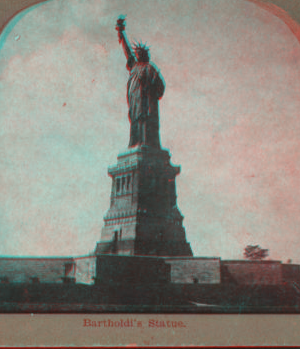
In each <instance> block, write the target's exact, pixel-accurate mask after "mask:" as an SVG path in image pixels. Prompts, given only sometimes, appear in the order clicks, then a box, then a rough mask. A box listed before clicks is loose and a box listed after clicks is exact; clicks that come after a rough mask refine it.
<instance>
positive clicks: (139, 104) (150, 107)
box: [116, 17, 165, 148]
mask: <svg viewBox="0 0 300 349" xmlns="http://www.w3.org/2000/svg"><path fill="white" fill-rule="evenodd" d="M116 29H117V31H118V36H119V42H120V43H121V44H122V46H123V50H124V53H125V56H126V58H127V69H128V70H129V72H130V77H129V80H128V83H127V101H128V107H129V113H128V116H129V121H130V125H131V127H130V141H129V147H133V146H136V145H147V146H151V147H154V148H160V141H159V99H160V98H161V97H162V96H163V93H164V90H165V83H164V79H163V77H162V76H161V74H160V72H159V71H158V70H157V68H156V67H155V66H154V65H153V64H152V63H150V62H149V61H150V56H149V49H148V48H147V47H146V45H143V44H142V43H137V44H135V45H134V47H133V48H132V47H131V45H130V44H129V41H128V39H127V36H126V33H125V18H124V17H120V18H119V19H118V21H117V26H116Z"/></svg>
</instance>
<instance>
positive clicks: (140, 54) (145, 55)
mask: <svg viewBox="0 0 300 349" xmlns="http://www.w3.org/2000/svg"><path fill="white" fill-rule="evenodd" d="M135 55H136V58H137V60H138V62H140V63H147V62H149V60H150V57H149V56H150V54H149V52H148V51H146V50H145V51H144V50H137V51H135Z"/></svg>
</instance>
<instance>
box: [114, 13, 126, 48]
mask: <svg viewBox="0 0 300 349" xmlns="http://www.w3.org/2000/svg"><path fill="white" fill-rule="evenodd" d="M125 19H126V16H123V15H121V16H119V18H118V20H117V24H116V30H117V31H118V38H119V43H121V42H122V39H123V31H124V30H125V26H126V23H125Z"/></svg>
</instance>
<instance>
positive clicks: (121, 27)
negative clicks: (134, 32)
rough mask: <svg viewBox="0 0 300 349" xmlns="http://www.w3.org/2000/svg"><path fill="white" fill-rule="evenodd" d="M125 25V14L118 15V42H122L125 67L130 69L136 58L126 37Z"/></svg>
mask: <svg viewBox="0 0 300 349" xmlns="http://www.w3.org/2000/svg"><path fill="white" fill-rule="evenodd" d="M125 26H126V23H125V16H120V17H119V18H118V20H117V25H116V30H117V31H118V37H119V43H120V44H122V47H123V51H124V53H125V56H126V59H127V68H128V69H129V70H130V69H131V68H132V67H133V65H134V64H135V63H136V62H137V60H136V57H135V54H134V53H133V50H132V47H131V45H130V43H129V40H128V38H127V35H126V32H125Z"/></svg>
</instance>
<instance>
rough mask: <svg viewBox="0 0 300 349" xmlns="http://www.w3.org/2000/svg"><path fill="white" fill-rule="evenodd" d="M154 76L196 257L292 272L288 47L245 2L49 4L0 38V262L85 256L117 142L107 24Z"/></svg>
mask: <svg viewBox="0 0 300 349" xmlns="http://www.w3.org/2000/svg"><path fill="white" fill-rule="evenodd" d="M120 14H124V15H127V27H126V31H127V35H128V37H129V39H130V40H132V41H133V40H136V39H137V40H143V42H145V41H146V42H147V44H148V45H150V46H151V48H150V49H151V60H152V61H153V62H154V63H155V64H156V65H157V66H158V67H159V69H160V71H161V74H162V75H163V77H164V79H165V82H166V91H165V94H164V96H163V98H162V99H161V101H160V134H161V143H162V146H163V147H164V148H166V149H169V150H170V152H171V154H172V162H173V163H174V164H175V165H181V174H180V175H179V176H178V177H177V181H176V182H177V195H178V199H177V201H178V207H179V209H180V211H181V212H182V214H183V215H184V217H185V218H184V226H185V228H186V236H187V240H188V241H189V242H190V243H191V247H192V249H193V252H194V255H195V256H203V257H221V258H222V259H239V258H243V250H244V248H245V247H246V245H248V244H259V245H260V246H261V247H263V248H267V249H269V254H270V256H269V259H273V260H282V261H286V260H287V259H292V260H293V262H295V263H299V262H300V257H299V253H298V251H299V248H300V234H299V231H300V156H299V155H300V147H299V145H300V144H299V143H300V139H299V128H300V121H299V116H298V115H299V110H300V99H299V92H300V64H299V63H300V44H299V41H298V40H297V38H296V37H295V36H294V35H293V34H292V32H291V30H290V29H289V28H288V26H287V25H286V24H285V23H284V22H283V21H282V20H280V19H279V18H278V17H276V16H273V15H272V14H271V13H270V12H268V11H266V10H264V9H263V8H261V7H259V6H257V5H256V4H255V3H251V2H248V1H245V0H231V1H228V0H214V1H212V0H195V1H193V0H189V1H188V2H187V1H186V0H172V1H170V0H164V1H155V0H152V1H143V0H142V1H136V0H126V1H125V0H123V1H121V0H118V1H117V0H109V1H106V0H101V1H100V0H89V1H83V0H51V1H48V2H46V3H43V4H41V5H39V6H36V7H32V8H31V9H30V10H27V11H26V13H23V14H21V15H20V16H18V17H16V18H15V20H14V21H13V23H11V24H10V25H9V26H8V27H6V29H5V30H4V32H3V33H2V34H1V36H0V227H1V230H0V242H1V243H0V255H13V256H26V255H28V256H58V255H59V256H65V255H86V254H88V253H90V252H92V251H93V250H94V248H95V246H96V243H97V241H99V240H100V233H101V228H102V226H103V216H104V215H105V213H106V211H107V210H108V208H109V201H110V198H109V197H110V191H111V179H110V177H109V176H108V175H107V167H108V166H109V165H113V164H115V163H116V159H117V155H118V153H120V152H122V151H124V150H125V149H126V148H127V145H128V141H129V122H128V117H127V112H128V109H127V103H126V83H127V79H128V72H127V70H126V68H125V64H126V60H125V57H124V55H123V52H122V48H121V46H120V45H119V43H118V39H117V32H116V30H115V22H116V19H117V18H118V16H119V15H120Z"/></svg>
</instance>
